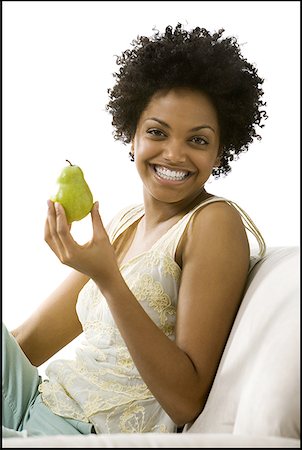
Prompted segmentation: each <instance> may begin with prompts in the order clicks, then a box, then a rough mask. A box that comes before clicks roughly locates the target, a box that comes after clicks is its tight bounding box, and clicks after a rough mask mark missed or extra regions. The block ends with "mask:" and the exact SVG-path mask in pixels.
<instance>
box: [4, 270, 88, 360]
mask: <svg viewBox="0 0 302 450" xmlns="http://www.w3.org/2000/svg"><path fill="white" fill-rule="evenodd" d="M88 280H89V277H87V276H86V275H83V274H81V273H79V272H76V271H73V272H72V273H71V274H70V275H69V276H68V277H67V278H66V280H65V281H64V282H63V283H62V284H61V285H60V286H59V287H58V288H57V289H56V290H55V291H54V292H53V293H52V294H51V295H50V296H49V297H48V298H47V299H46V300H45V301H44V302H43V303H42V304H41V305H40V306H39V308H38V309H37V310H36V311H35V312H34V313H33V314H32V315H31V316H30V317H29V318H28V319H27V320H26V321H25V322H24V323H23V324H22V325H20V326H19V327H18V328H16V329H15V330H13V331H12V334H13V335H14V336H15V338H16V339H17V341H18V343H19V345H20V347H21V348H22V350H23V352H24V353H25V354H26V356H27V358H28V359H29V360H30V362H31V363H32V364H33V365H34V366H40V365H41V364H43V363H44V362H45V361H47V360H48V359H49V358H50V357H51V356H53V355H54V354H55V353H57V352H58V351H59V350H61V348H63V347H65V345H67V344H69V342H71V341H72V340H73V339H74V338H75V337H77V336H78V335H79V334H80V333H81V332H82V331H83V330H82V326H81V323H80V322H79V319H78V317H77V314H76V310H75V306H76V301H77V298H78V294H79V292H80V290H81V289H82V287H83V286H84V285H85V284H86V283H87V281H88Z"/></svg>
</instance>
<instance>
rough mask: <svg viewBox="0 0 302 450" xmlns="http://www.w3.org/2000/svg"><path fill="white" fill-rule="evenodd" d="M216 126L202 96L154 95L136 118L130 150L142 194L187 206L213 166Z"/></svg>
mask: <svg viewBox="0 0 302 450" xmlns="http://www.w3.org/2000/svg"><path fill="white" fill-rule="evenodd" d="M218 150H219V125H218V119H217V114H216V110H215V108H214V106H213V104H212V103H211V101H210V100H209V99H208V97H207V96H206V95H205V94H203V93H201V92H199V91H195V90H190V89H184V88H178V89H172V90H169V91H159V92H157V93H156V94H155V95H154V96H153V97H152V98H151V101H150V102H149V104H148V105H147V107H146V109H145V110H144V111H143V113H142V114H141V117H140V119H139V122H138V125H137V129H136V133H135V136H134V139H133V141H132V151H133V152H134V158H135V163H136V167H137V170H138V173H139V175H140V177H141V179H142V181H143V184H144V193H145V195H146V194H147V195H149V196H151V197H152V198H154V199H156V200H158V201H162V202H166V203H174V202H185V203H187V202H190V201H191V200H193V199H194V198H196V196H198V194H200V193H201V192H203V187H204V184H205V182H206V181H207V179H208V178H209V176H210V175H211V173H212V169H213V166H215V165H219V158H218Z"/></svg>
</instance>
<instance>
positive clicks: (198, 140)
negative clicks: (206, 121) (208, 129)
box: [191, 136, 208, 145]
mask: <svg viewBox="0 0 302 450" xmlns="http://www.w3.org/2000/svg"><path fill="white" fill-rule="evenodd" d="M191 141H192V142H193V144H197V145H207V144H208V141H207V140H206V139H205V138H203V137H201V136H194V137H193V138H192V139H191Z"/></svg>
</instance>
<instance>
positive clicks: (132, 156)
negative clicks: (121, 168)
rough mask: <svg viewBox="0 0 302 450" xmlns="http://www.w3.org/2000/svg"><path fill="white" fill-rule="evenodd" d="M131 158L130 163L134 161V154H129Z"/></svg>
mask: <svg viewBox="0 0 302 450" xmlns="http://www.w3.org/2000/svg"><path fill="white" fill-rule="evenodd" d="M129 158H130V161H134V154H133V153H132V152H129Z"/></svg>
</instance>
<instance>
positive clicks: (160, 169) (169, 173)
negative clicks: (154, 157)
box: [153, 164, 190, 181]
mask: <svg viewBox="0 0 302 450" xmlns="http://www.w3.org/2000/svg"><path fill="white" fill-rule="evenodd" d="M153 169H154V171H155V173H156V175H157V176H158V177H159V178H161V179H163V180H169V181H183V180H185V179H186V178H187V177H188V176H189V175H190V172H189V171H187V170H181V169H178V170H176V169H171V168H168V167H165V166H160V165H157V164H155V165H153Z"/></svg>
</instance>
